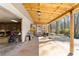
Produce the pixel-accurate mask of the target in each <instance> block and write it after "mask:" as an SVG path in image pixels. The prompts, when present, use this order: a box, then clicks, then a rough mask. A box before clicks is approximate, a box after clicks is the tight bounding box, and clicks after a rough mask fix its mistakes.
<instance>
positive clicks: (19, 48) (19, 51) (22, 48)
mask: <svg viewBox="0 0 79 59" xmlns="http://www.w3.org/2000/svg"><path fill="white" fill-rule="evenodd" d="M38 51H39V41H38V39H37V38H36V37H35V38H33V39H32V40H31V41H26V42H24V43H19V44H10V45H8V46H6V47H5V48H2V49H0V55H1V56H38V55H39V52H38Z"/></svg>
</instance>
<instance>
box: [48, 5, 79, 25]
mask: <svg viewBox="0 0 79 59" xmlns="http://www.w3.org/2000/svg"><path fill="white" fill-rule="evenodd" d="M77 7H79V4H77V5H75V6H74V7H72V8H71V9H69V10H67V11H66V12H64V13H63V14H61V15H59V16H58V17H56V18H54V19H53V20H51V21H50V22H48V24H49V23H51V22H52V21H55V20H56V19H58V18H60V17H62V16H63V15H65V14H67V13H69V12H70V11H72V10H74V9H75V8H77ZM52 17H53V16H52Z"/></svg>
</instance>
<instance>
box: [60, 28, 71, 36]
mask: <svg viewBox="0 0 79 59" xmlns="http://www.w3.org/2000/svg"><path fill="white" fill-rule="evenodd" d="M59 32H60V34H64V35H67V36H69V35H70V30H69V29H68V28H66V29H64V30H63V29H62V30H60V31H59Z"/></svg>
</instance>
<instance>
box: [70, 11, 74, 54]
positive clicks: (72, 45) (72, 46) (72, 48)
mask: <svg viewBox="0 0 79 59" xmlns="http://www.w3.org/2000/svg"><path fill="white" fill-rule="evenodd" d="M73 53H74V18H73V13H72V11H71V12H70V53H69V54H70V55H73Z"/></svg>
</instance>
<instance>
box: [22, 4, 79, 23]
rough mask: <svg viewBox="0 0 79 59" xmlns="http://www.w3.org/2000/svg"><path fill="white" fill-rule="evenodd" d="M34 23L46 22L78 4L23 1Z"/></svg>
mask: <svg viewBox="0 0 79 59" xmlns="http://www.w3.org/2000/svg"><path fill="white" fill-rule="evenodd" d="M23 6H24V7H25V9H26V10H27V11H28V12H29V14H30V16H31V17H32V19H33V22H34V23H36V24H47V23H50V22H52V21H53V20H55V19H57V18H59V17H61V16H63V15H64V14H66V13H68V12H69V11H70V10H72V9H73V8H75V7H76V6H78V3H24V4H23Z"/></svg>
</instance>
